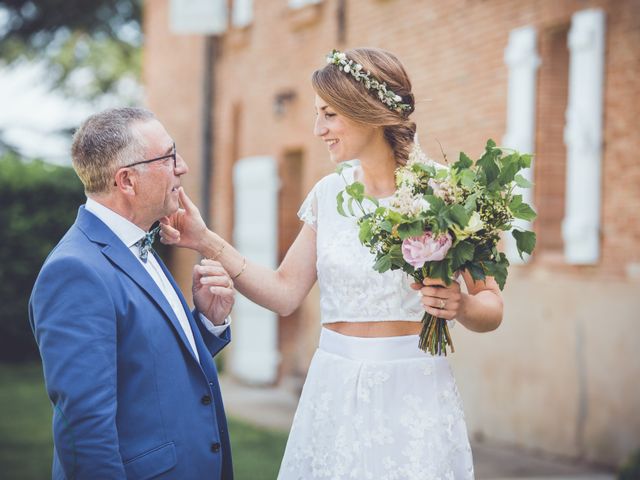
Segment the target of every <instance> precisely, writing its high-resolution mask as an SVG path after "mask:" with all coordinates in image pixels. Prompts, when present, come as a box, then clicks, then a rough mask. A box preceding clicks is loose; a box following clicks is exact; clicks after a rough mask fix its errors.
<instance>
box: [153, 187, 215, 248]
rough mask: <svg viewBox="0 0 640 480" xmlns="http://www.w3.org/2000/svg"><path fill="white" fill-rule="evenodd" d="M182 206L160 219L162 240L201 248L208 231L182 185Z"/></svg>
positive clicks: (179, 193) (180, 192) (167, 243)
mask: <svg viewBox="0 0 640 480" xmlns="http://www.w3.org/2000/svg"><path fill="white" fill-rule="evenodd" d="M178 195H179V199H180V208H178V210H177V211H176V213H174V214H173V215H170V216H168V217H163V218H161V219H160V225H161V227H160V241H161V242H162V243H164V244H166V245H176V246H178V247H185V248H191V249H192V250H198V251H199V250H200V244H201V242H202V240H203V239H204V237H205V234H206V232H207V225H206V224H205V223H204V220H203V219H202V216H201V215H200V211H199V210H198V207H196V206H195V204H194V203H193V202H192V201H191V199H190V198H189V197H188V196H187V194H186V193H184V189H183V188H182V187H180V189H179V191H178Z"/></svg>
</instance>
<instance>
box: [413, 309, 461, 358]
mask: <svg viewBox="0 0 640 480" xmlns="http://www.w3.org/2000/svg"><path fill="white" fill-rule="evenodd" d="M418 346H419V347H420V350H422V351H424V352H429V353H430V354H431V355H434V356H442V355H444V356H445V357H446V356H447V347H449V348H450V349H451V353H453V352H455V349H454V348H453V342H452V341H451V335H450V334H449V327H448V326H447V321H446V320H445V319H444V318H438V317H436V316H434V315H431V314H430V313H427V312H425V314H424V315H423V316H422V331H421V332H420V342H419V343H418Z"/></svg>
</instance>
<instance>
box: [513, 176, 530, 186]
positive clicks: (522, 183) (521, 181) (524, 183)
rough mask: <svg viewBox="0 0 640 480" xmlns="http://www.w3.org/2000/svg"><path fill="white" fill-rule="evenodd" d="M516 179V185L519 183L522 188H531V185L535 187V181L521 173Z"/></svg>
mask: <svg viewBox="0 0 640 480" xmlns="http://www.w3.org/2000/svg"><path fill="white" fill-rule="evenodd" d="M515 181H516V185H518V186H519V187H521V188H531V187H533V183H531V182H530V181H529V180H527V179H526V178H524V177H523V176H522V175H519V174H518V175H516V177H515Z"/></svg>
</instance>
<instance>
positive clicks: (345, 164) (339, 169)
mask: <svg viewBox="0 0 640 480" xmlns="http://www.w3.org/2000/svg"><path fill="white" fill-rule="evenodd" d="M352 167H353V165H351V164H350V163H349V162H342V163H339V164H338V166H337V167H336V173H337V174H338V175H342V172H343V171H345V170H346V169H347V168H352Z"/></svg>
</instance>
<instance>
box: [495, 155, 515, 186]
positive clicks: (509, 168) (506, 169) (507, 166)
mask: <svg viewBox="0 0 640 480" xmlns="http://www.w3.org/2000/svg"><path fill="white" fill-rule="evenodd" d="M518 159H519V155H518V154H517V153H512V154H511V155H508V156H506V157H504V158H503V159H501V161H500V163H501V164H502V169H501V170H500V175H499V176H498V182H500V185H507V184H509V183H511V182H513V179H514V177H515V176H516V173H518V172H519V171H520V165H519V163H518Z"/></svg>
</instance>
